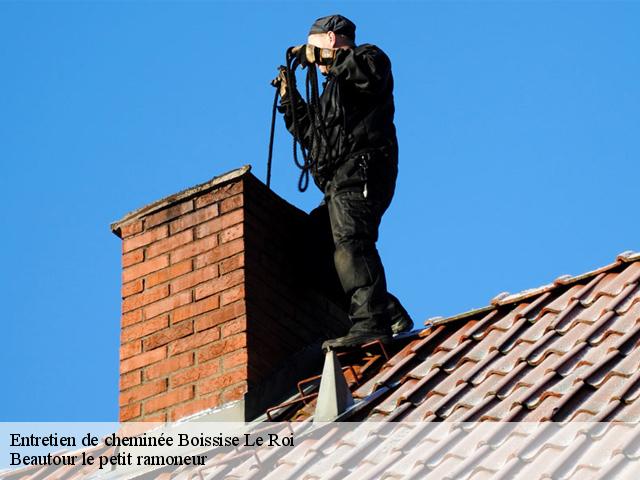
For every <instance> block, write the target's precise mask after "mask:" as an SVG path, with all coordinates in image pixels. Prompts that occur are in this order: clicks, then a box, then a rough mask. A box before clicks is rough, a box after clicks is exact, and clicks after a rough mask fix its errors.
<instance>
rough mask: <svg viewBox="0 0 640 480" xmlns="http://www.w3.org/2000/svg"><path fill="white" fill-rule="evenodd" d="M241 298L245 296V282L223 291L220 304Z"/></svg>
mask: <svg viewBox="0 0 640 480" xmlns="http://www.w3.org/2000/svg"><path fill="white" fill-rule="evenodd" d="M241 298H244V284H242V285H238V286H237V287H233V288H230V289H229V290H226V291H224V292H222V294H221V295H220V304H221V305H226V304H228V303H231V302H235V301H236V300H240V299H241Z"/></svg>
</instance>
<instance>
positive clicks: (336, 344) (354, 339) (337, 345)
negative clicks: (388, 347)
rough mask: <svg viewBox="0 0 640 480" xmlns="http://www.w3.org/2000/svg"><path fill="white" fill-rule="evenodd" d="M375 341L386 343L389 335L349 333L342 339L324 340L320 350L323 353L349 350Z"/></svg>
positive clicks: (380, 333)
mask: <svg viewBox="0 0 640 480" xmlns="http://www.w3.org/2000/svg"><path fill="white" fill-rule="evenodd" d="M375 340H380V341H381V342H382V343H388V342H389V341H390V340H391V335H389V333H385V332H349V333H347V334H346V335H345V336H344V337H338V338H333V339H331V340H326V341H325V342H324V343H323V344H322V350H323V351H324V352H328V351H330V350H349V349H351V348H356V347H359V346H361V345H364V344H366V343H369V342H373V341H375Z"/></svg>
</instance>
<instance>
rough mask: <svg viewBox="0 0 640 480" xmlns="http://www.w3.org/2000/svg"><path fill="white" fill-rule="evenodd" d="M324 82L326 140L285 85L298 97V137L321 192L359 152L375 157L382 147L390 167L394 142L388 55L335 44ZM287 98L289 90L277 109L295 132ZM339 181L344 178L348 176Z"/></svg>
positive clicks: (348, 169)
mask: <svg viewBox="0 0 640 480" xmlns="http://www.w3.org/2000/svg"><path fill="white" fill-rule="evenodd" d="M323 86H324V90H323V92H322V95H321V96H320V111H321V113H322V115H321V117H322V119H323V120H324V124H325V125H324V131H325V132H326V139H327V140H326V141H324V140H323V138H322V137H321V135H319V130H320V127H321V125H316V124H314V123H315V122H314V121H312V120H311V119H310V118H309V115H308V113H307V106H306V104H305V102H304V100H303V99H302V98H301V96H300V94H299V93H298V91H297V90H296V89H295V88H294V89H290V90H291V91H293V95H295V96H296V97H297V101H296V102H295V104H296V120H297V121H298V124H299V128H300V130H299V131H300V136H299V138H297V139H298V141H299V142H300V143H301V144H302V145H303V146H304V147H305V148H308V149H309V151H310V155H311V159H312V160H313V161H315V162H316V168H314V169H313V170H312V174H313V178H314V181H315V183H316V185H318V187H319V188H320V189H321V190H323V191H324V189H325V186H326V184H327V182H328V181H330V180H332V179H333V180H334V183H336V182H337V181H338V179H337V177H341V178H342V177H349V176H350V173H349V172H351V173H352V170H353V168H352V167H351V166H350V165H349V164H350V163H353V162H354V159H355V158H356V157H358V154H361V153H366V152H373V153H375V154H376V158H378V157H379V155H378V154H379V153H380V152H383V153H384V156H385V158H388V159H389V160H390V162H391V163H392V164H394V165H393V166H394V168H395V164H397V150H398V144H397V139H396V129H395V126H394V124H393V115H394V112H395V107H394V103H393V75H392V73H391V62H390V60H389V57H387V55H386V54H385V53H384V52H383V51H382V50H380V49H379V48H378V47H376V46H375V45H370V44H363V45H359V46H357V47H355V48H353V49H339V50H338V51H337V52H336V58H335V61H334V63H333V65H332V66H331V68H330V69H329V73H328V75H327V77H326V81H325V82H324V84H323ZM290 99H291V97H290V95H289V92H288V93H287V94H286V95H285V97H284V98H283V99H282V100H281V107H280V108H279V110H280V112H282V113H284V120H285V124H286V126H287V129H288V130H289V131H290V132H291V133H292V134H293V135H296V132H295V131H294V126H293V120H292V112H291V100H290ZM372 158H373V157H372ZM377 166H378V165H376V166H373V167H374V168H375V167H377ZM341 170H342V172H341ZM360 180H362V179H360ZM342 181H347V182H348V181H349V178H344V179H343V180H342ZM364 181H366V178H365V180H364Z"/></svg>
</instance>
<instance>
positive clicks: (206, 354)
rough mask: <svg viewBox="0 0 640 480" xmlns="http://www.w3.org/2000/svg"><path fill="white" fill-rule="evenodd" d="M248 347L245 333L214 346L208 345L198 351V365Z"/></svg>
mask: <svg viewBox="0 0 640 480" xmlns="http://www.w3.org/2000/svg"><path fill="white" fill-rule="evenodd" d="M210 331H211V330H206V331H205V333H206V332H210ZM213 331H217V330H213ZM246 346H247V336H246V335H245V334H244V333H241V334H239V335H236V336H234V337H229V338H227V339H226V340H222V341H220V342H216V343H214V344H213V345H208V346H206V347H203V348H201V349H200V350H199V351H198V363H204V362H207V361H209V360H211V359H213V358H218V357H221V356H222V355H225V354H227V353H231V352H234V351H236V350H239V349H241V348H246Z"/></svg>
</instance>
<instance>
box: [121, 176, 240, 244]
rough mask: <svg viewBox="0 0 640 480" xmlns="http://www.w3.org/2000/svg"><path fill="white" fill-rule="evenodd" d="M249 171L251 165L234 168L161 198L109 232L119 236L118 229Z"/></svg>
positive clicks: (127, 215) (133, 213)
mask: <svg viewBox="0 0 640 480" xmlns="http://www.w3.org/2000/svg"><path fill="white" fill-rule="evenodd" d="M250 171H251V165H244V166H242V167H240V168H236V169H234V170H231V171H229V172H226V173H223V174H222V175H218V176H216V177H213V178H212V179H211V180H208V181H206V182H204V183H201V184H199V185H196V186H194V187H190V188H187V189H185V190H182V191H181V192H178V193H174V194H172V195H169V196H167V197H164V198H161V199H160V200H157V201H155V202H153V203H150V204H148V205H145V206H143V207H140V208H138V209H136V210H134V211H132V212H129V213H127V214H126V215H125V216H124V217H122V218H121V219H120V220H117V221H115V222H113V223H112V224H111V225H110V226H111V231H112V232H113V233H115V234H116V235H118V236H120V234H119V232H120V228H121V227H122V226H123V225H125V224H126V223H129V222H131V221H134V220H137V219H138V218H140V217H143V216H146V215H149V214H151V213H154V212H157V211H158V210H162V209H163V208H167V207H168V206H170V205H172V204H174V203H177V202H180V201H181V200H184V199H185V198H188V197H191V196H194V195H197V194H200V193H202V192H205V191H207V190H212V189H213V188H216V187H219V186H220V185H222V184H224V183H227V182H230V181H232V180H237V179H238V178H240V177H242V176H244V175H246V174H247V173H249V172H250Z"/></svg>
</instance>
